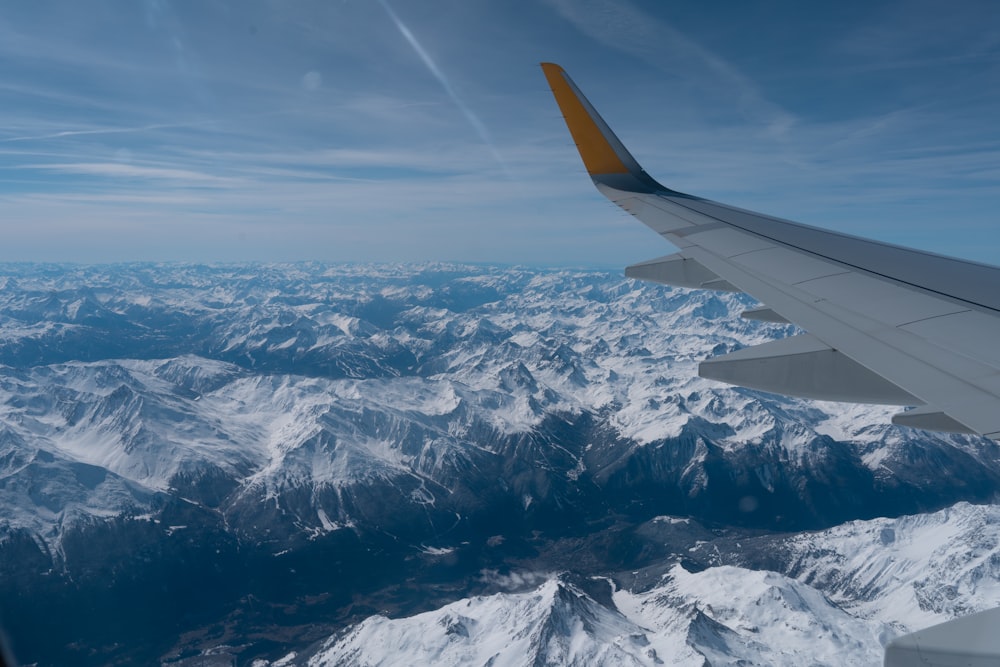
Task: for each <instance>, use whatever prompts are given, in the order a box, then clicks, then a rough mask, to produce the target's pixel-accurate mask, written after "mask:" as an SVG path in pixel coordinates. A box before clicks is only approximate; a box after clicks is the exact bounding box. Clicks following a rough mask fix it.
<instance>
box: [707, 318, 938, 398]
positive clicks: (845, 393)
mask: <svg viewBox="0 0 1000 667" xmlns="http://www.w3.org/2000/svg"><path fill="white" fill-rule="evenodd" d="M698 375H700V376H701V377H703V378H707V379H710V380H720V381H722V382H727V383H729V384H737V385H740V386H741V387H750V388H751V389H760V390H762V391H770V392H773V393H776V394H785V395H788V396H798V397H800V398H813V399H818V400H822V401H846V402H850V403H879V404H883V405H916V404H919V403H920V402H921V401H920V399H918V398H917V397H916V396H913V395H911V394H910V393H908V392H906V391H904V390H902V389H900V388H899V387H897V386H896V385H894V384H892V383H891V382H889V381H888V380H886V379H885V378H883V377H881V376H879V375H877V374H875V373H873V372H872V371H870V370H868V369H867V368H865V367H864V366H862V365H861V364H859V363H857V362H856V361H854V360H852V359H851V358H850V357H848V356H847V355H845V354H842V353H840V352H838V351H837V350H835V349H833V348H831V347H830V346H828V345H826V344H825V343H823V342H822V341H820V340H819V339H817V338H815V337H814V336H810V335H809V334H800V335H798V336H790V337H788V338H780V339H778V340H774V341H771V342H769V343H764V344H762V345H755V346H753V347H748V348H745V349H742V350H737V351H736V352H732V353H730V354H726V355H722V356H720V357H714V358H712V359H708V360H706V361H703V362H701V364H699V365H698Z"/></svg>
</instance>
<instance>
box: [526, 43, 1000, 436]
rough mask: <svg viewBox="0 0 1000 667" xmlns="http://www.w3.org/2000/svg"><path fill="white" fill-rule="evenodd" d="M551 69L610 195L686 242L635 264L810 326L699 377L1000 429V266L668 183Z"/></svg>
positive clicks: (996, 432) (658, 278)
mask: <svg viewBox="0 0 1000 667" xmlns="http://www.w3.org/2000/svg"><path fill="white" fill-rule="evenodd" d="M542 69H543V71H544V73H545V76H546V78H547V79H548V82H549V86H550V87H551V88H552V92H553V94H554V95H555V98H556V102H557V103H558V104H559V107H560V109H561V110H562V113H563V116H564V117H565V119H566V124H567V126H568V127H569V130H570V133H571V134H572V135H573V140H574V141H575V142H576V145H577V148H578V149H579V151H580V156H581V157H582V158H583V163H584V166H585V167H586V168H587V171H588V173H589V174H590V176H591V178H592V179H593V181H594V184H595V185H596V186H597V189H598V190H600V191H601V193H603V194H604V195H605V196H606V197H608V199H610V200H611V201H613V202H614V203H616V204H617V205H618V206H620V207H622V208H623V209H625V210H626V211H628V212H629V213H631V214H632V215H634V216H635V217H637V218H638V219H639V220H641V221H642V222H643V223H645V224H646V225H647V226H649V227H650V228H651V229H653V231H655V232H657V233H658V234H660V235H661V236H662V237H663V238H665V239H666V240H668V241H670V242H671V243H673V244H674V245H675V246H677V247H678V248H679V249H680V252H677V253H674V254H672V255H667V256H665V257H659V258H657V259H652V260H649V261H646V262H642V263H639V264H635V265H633V266H630V267H628V268H627V269H626V270H625V275H627V276H630V277H633V278H639V279H643V280H651V281H654V282H659V283H664V284H667V285H675V286H681V287H691V288H703V289H715V290H727V291H737V292H745V293H747V294H749V295H751V296H752V297H754V298H755V299H757V300H758V301H760V302H761V303H763V304H765V306H764V307H761V308H755V309H752V310H748V311H746V312H744V313H743V316H744V317H745V318H747V319H756V320H765V321H771V322H792V323H794V324H796V325H798V326H799V327H801V328H802V329H803V330H805V331H806V332H807V333H803V334H801V335H796V336H791V337H788V338H784V339H781V340H776V341H772V342H770V343H765V344H763V345H757V346H755V347H750V348H746V349H743V350H738V351H736V352H733V353H731V354H727V355H723V356H719V357H714V358H712V359H708V360H706V361H703V362H702V363H701V365H700V366H699V369H698V372H699V375H701V376H702V377H705V378H711V379H716V380H721V381H723V382H728V383H731V384H736V385H741V386H745V387H752V388H756V389H762V390H765V391H770V392H775V393H780V394H787V395H791V396H801V397H806V398H816V399H821V400H833V401H848V402H857V403H880V404H886V405H900V406H915V408H914V409H910V410H906V411H901V412H899V413H898V414H896V415H895V416H894V417H893V419H892V421H893V423H895V424H900V425H904V426H911V427H914V428H922V429H927V430H937V431H948V432H958V433H978V434H981V435H986V436H989V437H991V438H994V439H1000V268H998V267H995V266H989V265H985V264H978V263H975V262H967V261H963V260H960V259H953V258H950V257H945V256H942V255H937V254H934V253H928V252H922V251H919V250H912V249H909V248H904V247H900V246H895V245H891V244H887V243H880V242H877V241H872V240H869V239H864V238H860V237H856V236H850V235H847V234H840V233H837V232H833V231H829V230H825V229H820V228H817V227H810V226H808V225H803V224H799V223H795V222H790V221H788V220H782V219H780V218H774V217H771V216H768V215H762V214H760V213H754V212H752V211H747V210H743V209H740V208H736V207H734V206H727V205H725V204H720V203H718V202H713V201H709V200H707V199H703V198H701V197H695V196H692V195H687V194H683V193H680V192H676V191H674V190H670V189H669V188H666V187H664V186H662V185H660V184H659V183H657V182H656V181H655V180H653V179H652V178H651V177H650V176H649V175H648V174H646V172H645V171H643V169H642V167H640V166H639V163H638V162H636V160H635V158H633V157H632V155H631V154H630V153H629V152H628V150H626V148H625V146H624V145H622V143H621V141H619V140H618V137H616V136H615V135H614V133H613V132H612V131H611V129H610V128H609V127H608V125H607V124H606V123H605V122H604V120H603V119H602V118H601V117H600V115H599V114H598V113H597V111H595V110H594V107H593V106H591V104H590V102H588V101H587V99H586V98H585V97H584V96H583V93H581V92H580V90H579V88H577V87H576V85H575V84H574V83H573V81H572V79H570V78H569V75H567V74H566V72H565V71H564V70H563V69H562V68H561V67H559V66H558V65H555V64H552V63H543V64H542Z"/></svg>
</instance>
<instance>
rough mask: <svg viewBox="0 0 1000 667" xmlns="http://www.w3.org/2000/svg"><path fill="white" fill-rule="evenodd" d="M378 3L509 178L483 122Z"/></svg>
mask: <svg viewBox="0 0 1000 667" xmlns="http://www.w3.org/2000/svg"><path fill="white" fill-rule="evenodd" d="M378 1H379V4H381V5H382V7H383V8H384V9H385V12H386V14H388V15H389V18H390V19H392V22H393V23H395V24H396V28H397V29H398V30H399V32H400V34H402V35H403V38H404V39H405V40H406V41H407V42H408V43H409V44H410V46H412V47H413V50H414V51H416V52H417V56H418V57H419V58H420V60H421V61H423V63H424V65H425V66H426V67H427V69H428V70H429V71H430V73H431V75H432V76H433V77H434V78H435V79H437V80H438V83H440V84H441V87H442V88H444V92H445V93H446V94H447V95H448V97H450V98H451V101H452V102H454V103H455V106H456V107H458V110H459V111H461V112H462V115H463V116H465V119H466V120H467V121H469V125H471V126H472V129H474V130H475V131H476V133H477V134H478V135H479V138H480V139H482V140H483V143H484V144H486V145H487V146H488V147H489V149H490V152H491V153H493V158H494V159H495V160H496V161H497V164H499V165H500V167H501V168H502V169H503V170H504V173H505V174H507V175H508V176H510V172H509V171H508V170H507V165H506V164H505V163H504V161H503V158H501V157H500V153H498V152H497V149H496V147H495V146H494V145H493V140H492V139H491V138H490V133H489V130H487V129H486V126H485V125H484V124H483V121H481V120H479V116H477V115H476V114H475V112H473V111H472V109H470V108H469V107H468V106H466V104H465V103H464V102H463V101H462V100H461V99H460V98H459V97H458V94H457V93H456V92H455V89H454V88H452V87H451V83H450V82H449V81H448V77H446V76H445V75H444V72H442V71H441V68H439V67H438V66H437V63H435V62H434V59H433V58H431V56H430V54H429V53H427V51H425V50H424V47H423V46H421V45H420V42H419V41H418V40H417V37H416V35H414V34H413V33H412V32H411V31H410V29H409V28H407V27H406V24H405V23H403V21H402V20H401V19H400V18H399V17H398V16H396V12H394V11H393V10H392V7H390V6H389V3H388V0H378Z"/></svg>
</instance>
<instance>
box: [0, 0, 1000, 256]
mask: <svg viewBox="0 0 1000 667" xmlns="http://www.w3.org/2000/svg"><path fill="white" fill-rule="evenodd" d="M541 61H552V62H556V63H559V64H560V65H562V66H563V67H564V68H566V70H567V71H568V72H569V73H570V75H571V76H572V77H573V79H574V80H575V81H576V83H577V85H578V86H579V87H580V88H581V89H582V90H583V91H584V93H585V94H586V95H587V96H588V98H589V99H590V101H591V102H592V103H593V104H594V106H595V107H596V108H597V109H598V110H599V111H600V112H601V114H602V115H603V116H604V118H605V119H606V120H607V121H608V123H609V124H610V125H611V127H612V128H613V129H614V130H615V131H616V132H617V134H618V135H619V137H621V139H622V140H623V142H624V143H625V145H626V146H627V147H629V148H630V150H631V152H632V153H633V154H634V155H635V156H636V158H637V159H638V161H639V162H640V163H641V164H642V165H643V166H644V167H645V169H646V171H648V172H649V173H650V174H652V175H653V176H654V177H655V178H657V179H658V180H659V181H660V182H662V183H663V184H665V185H667V186H668V187H671V188H673V189H675V190H680V191H682V192H689V193H691V194H695V195H700V196H704V197H708V198H711V199H715V200H717V201H722V202H725V203H729V204H735V205H738V206H742V207H744V208H749V209H752V210H756V211H760V212H764V213H769V214H772V215H778V216H781V217H785V218H789V219H792V220H796V221H800V222H805V223H809V224H814V225H819V226H823V227H827V228H831V229H837V230H840V231H844V232H847V233H851V234H858V235H863V236H868V237H872V238H877V239H880V240H884V241H889V242H893V243H898V244H902V245H908V246H913V247H918V248H923V249H927V250H932V251H936V252H940V253H944V254H949V255H955V256H960V257H964V258H968V259H973V260H978V261H983V262H988V263H995V264H1000V213H998V210H1000V8H997V6H996V4H995V3H994V2H992V1H989V0H987V1H982V2H978V1H976V0H967V1H963V2H960V3H958V2H956V3H946V2H927V1H924V0H905V1H883V0H871V1H867V2H840V3H806V2H801V1H794V2H791V1H789V2H785V1H779V0H772V1H766V0H762V1H760V2H742V1H739V2H723V1H708V2H698V3H692V2H667V1H656V2H641V1H639V0H88V2H78V1H76V0H61V1H58V0H32V1H31V2H27V1H25V2H8V3H5V6H4V11H3V12H2V14H0V232H2V236H0V261H43V262H49V261H53V262H81V263H99V262H125V261H185V262H232V261H282V262H284V261H299V260H321V261H335V262H342V261H361V262H381V261H387V262H396V261H406V262H423V261H439V260H440V261H459V262H477V263H484V262H485V263H500V264H530V265H553V266H566V265H571V266H594V267H601V268H613V267H620V266H624V265H626V264H630V263H634V262H637V261H641V260H645V259H649V258H652V257H656V256H659V255H663V254H667V253H669V252H671V251H672V248H671V247H670V246H669V245H668V244H667V243H666V242H664V241H662V240H660V239H659V238H658V237H656V235H655V234H653V232H651V231H649V230H648V229H646V228H645V227H644V226H643V225H642V224H641V223H639V222H638V221H636V220H634V219H633V218H631V217H630V216H628V215H626V214H625V213H623V212H621V211H619V210H618V209H617V208H616V207H614V206H613V205H612V204H610V203H609V202H607V201H606V200H605V199H604V198H603V197H602V196H601V195H600V194H599V193H598V192H597V191H596V190H595V189H594V187H593V185H592V184H591V182H590V179H589V177H588V176H587V175H586V173H585V172H584V170H583V167H582V164H581V162H580V159H579V157H578V155H577V153H576V150H575V147H574V146H573V144H572V141H571V140H570V137H569V134H568V131H567V130H566V127H565V125H564V124H563V122H562V118H561V116H560V115H559V112H558V109H557V107H556V105H555V102H554V101H553V99H552V97H551V94H550V92H549V90H548V88H547V86H546V83H545V79H544V77H543V75H542V72H541V69H540V68H539V66H538V64H539V62H541Z"/></svg>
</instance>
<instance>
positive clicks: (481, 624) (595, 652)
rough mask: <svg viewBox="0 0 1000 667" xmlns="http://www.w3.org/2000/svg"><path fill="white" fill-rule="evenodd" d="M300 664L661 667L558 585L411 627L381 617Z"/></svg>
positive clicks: (443, 612) (621, 621)
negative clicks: (645, 666) (612, 666)
mask: <svg viewBox="0 0 1000 667" xmlns="http://www.w3.org/2000/svg"><path fill="white" fill-rule="evenodd" d="M296 664H306V665H309V667H326V666H333V665H338V666H343V667H348V666H358V667H360V666H361V665H366V666H371V667H374V666H376V665H378V666H380V667H390V666H393V665H399V666H400V667H403V666H405V667H410V666H411V665H442V666H445V665H455V666H458V665H495V666H498V667H499V666H501V665H503V666H507V667H516V666H522V665H523V666H525V667H529V666H532V665H573V666H578V667H583V666H585V665H587V666H589V665H616V664H621V665H657V664H663V661H662V660H661V659H660V658H659V657H658V656H657V655H656V652H655V650H653V649H652V648H651V647H650V641H649V638H648V637H647V636H646V632H645V631H644V630H643V629H642V628H640V627H638V626H636V625H634V624H632V623H631V622H629V621H628V620H627V619H626V618H625V617H623V616H622V615H621V614H619V613H618V612H616V611H614V610H611V609H608V608H606V607H604V606H602V605H600V604H599V603H597V602H596V601H594V600H593V599H592V598H590V597H589V596H587V595H586V594H585V593H583V592H582V591H581V590H579V589H578V588H576V587H575V586H573V585H572V584H569V583H567V582H565V581H563V580H560V579H553V580H550V581H548V582H546V583H545V584H543V585H541V586H540V587H538V588H537V589H535V590H533V591H528V592H525V593H513V594H510V593H499V594H497V595H492V596H486V597H477V598H471V599H469V600H464V601H461V602H458V603H455V604H451V605H447V606H446V607H443V608H441V609H440V610H437V611H433V612H428V613H425V614H420V615H418V616H414V617H411V618H407V619H395V620H390V619H387V618H385V617H383V616H374V617H372V618H369V619H368V620H366V621H364V622H363V623H361V624H360V625H358V626H355V627H353V628H350V629H348V630H347V631H346V632H345V633H344V634H343V635H341V636H338V637H335V638H332V639H331V640H330V641H328V642H327V643H326V644H324V645H323V646H322V647H321V648H320V649H319V650H318V652H317V653H316V654H315V655H313V656H311V657H309V658H308V659H304V660H303V662H301V663H299V662H298V661H296Z"/></svg>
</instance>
